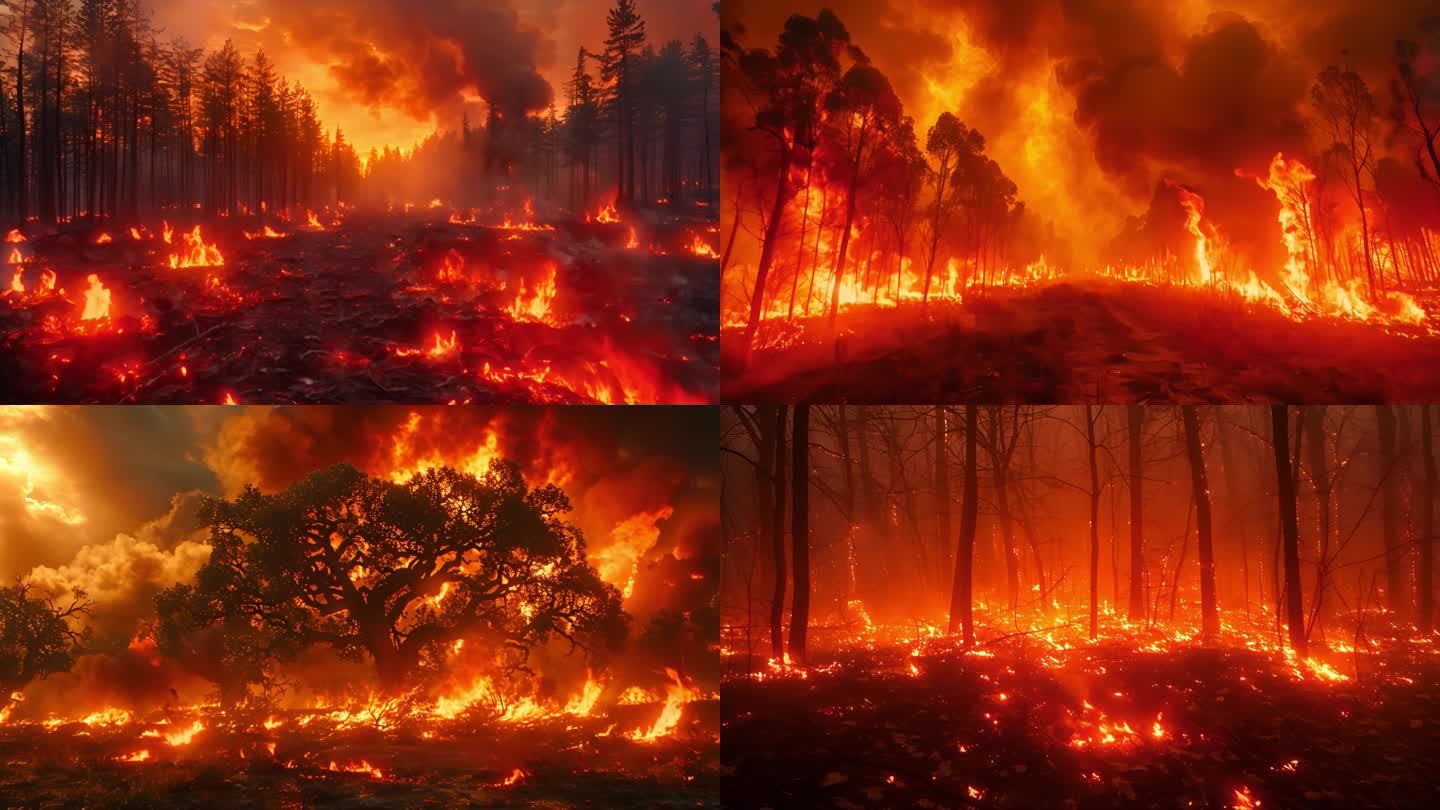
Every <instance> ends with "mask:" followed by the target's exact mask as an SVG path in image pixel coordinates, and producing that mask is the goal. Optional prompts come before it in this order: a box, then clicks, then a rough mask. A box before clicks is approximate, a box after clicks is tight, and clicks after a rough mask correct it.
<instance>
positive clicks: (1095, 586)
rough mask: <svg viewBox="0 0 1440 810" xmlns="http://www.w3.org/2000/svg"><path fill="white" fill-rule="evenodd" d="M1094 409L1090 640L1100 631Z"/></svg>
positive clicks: (1091, 418) (1089, 412)
mask: <svg viewBox="0 0 1440 810" xmlns="http://www.w3.org/2000/svg"><path fill="white" fill-rule="evenodd" d="M1095 418H1096V416H1095V409H1094V407H1093V406H1091V405H1086V406H1085V439H1086V441H1087V442H1088V449H1089V459H1090V639H1091V640H1092V641H1093V640H1094V639H1095V637H1096V635H1097V634H1098V633H1099V630H1100V467H1099V465H1098V463H1097V462H1096V459H1095V451H1096V449H1097V448H1096V444H1095Z"/></svg>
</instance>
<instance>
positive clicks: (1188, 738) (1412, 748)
mask: <svg viewBox="0 0 1440 810" xmlns="http://www.w3.org/2000/svg"><path fill="white" fill-rule="evenodd" d="M906 653H907V651H906V650H896V651H889V652H888V653H887V652H883V651H882V652H878V653H877V652H872V651H868V650H863V649H862V650H860V651H858V652H847V653H844V654H841V655H838V656H835V657H834V659H833V661H832V664H833V670H832V671H828V672H816V671H813V670H812V671H811V672H810V673H809V676H808V678H805V679H800V678H796V677H788V678H775V679H768V680H765V681H763V682H755V681H753V680H749V679H746V678H744V677H739V678H736V679H734V680H731V681H728V682H727V683H726V686H725V689H724V696H725V699H724V705H723V715H722V734H723V739H724V742H723V745H722V751H721V758H722V761H723V769H724V774H725V778H724V785H723V792H724V797H723V798H724V802H725V806H726V807H730V808H761V807H770V808H794V807H837V808H853V807H932V808H940V807H943V808H956V807H1003V808H1040V807H1047V808H1048V807H1054V808H1064V807H1071V808H1122V807H1123V808H1129V807H1138V808H1173V807H1193V808H1232V807H1245V806H1246V805H1245V804H1244V803H1243V802H1242V801H1241V799H1240V797H1239V796H1238V795H1237V793H1236V791H1244V790H1248V794H1247V798H1249V799H1250V800H1251V801H1253V802H1254V804H1253V806H1254V807H1263V808H1264V810H1269V809H1270V808H1295V807H1307V808H1333V809H1334V810H1341V808H1344V809H1345V810H1353V809H1354V808H1426V807H1436V806H1440V779H1437V777H1436V773H1435V763H1436V762H1440V678H1437V670H1436V669H1435V664H1434V663H1433V660H1434V659H1433V657H1432V658H1431V661H1432V663H1431V664H1430V665H1429V666H1430V668H1429V669H1428V671H1425V672H1415V671H1413V670H1412V671H1411V672H1410V676H1409V677H1411V678H1412V679H1413V681H1414V683H1406V682H1405V681H1404V680H1403V679H1399V678H1382V676H1381V675H1380V674H1378V673H1380V672H1384V671H1385V670H1380V669H1376V667H1377V666H1378V665H1377V664H1376V663H1374V662H1372V663H1370V664H1369V665H1368V666H1369V670H1370V671H1369V672H1368V673H1367V675H1368V676H1369V677H1367V678H1362V680H1361V682H1360V683H1359V684H1358V685H1357V683H1356V682H1355V681H1353V680H1352V681H1349V682H1344V683H1332V682H1317V681H1315V680H1313V679H1311V678H1308V677H1307V678H1306V679H1305V680H1301V679H1300V678H1299V676H1297V675H1296V674H1295V673H1293V672H1292V671H1290V670H1288V669H1285V668H1284V667H1283V666H1279V665H1277V664H1278V662H1276V661H1274V660H1272V659H1268V658H1266V657H1264V656H1262V655H1259V654H1256V653H1251V652H1248V651H1243V650H1202V649H1186V650H1174V651H1169V652H1158V653H1143V652H1139V651H1136V650H1134V649H1127V648H1126V647H1125V646H1123V645H1115V644H1111V645H1102V646H1099V647H1095V648H1090V649H1087V650H1085V651H1083V652H1081V651H1075V652H1072V655H1078V656H1079V658H1078V659H1077V658H1073V657H1072V658H1071V660H1070V661H1069V663H1068V664H1067V665H1066V666H1064V667H1062V668H1047V667H1045V666H1041V665H1039V664H1038V661H1039V659H1038V658H1036V657H1033V656H1032V657H1031V658H1030V659H1028V660H1027V659H1025V658H1023V657H1019V656H1014V655H1007V653H1005V652H1000V653H998V654H997V655H996V657H992V658H985V657H977V656H974V655H966V654H964V653H959V652H950V653H946V654H940V655H933V656H921V657H918V658H915V659H909V660H913V661H914V662H915V663H916V665H917V668H918V670H919V674H918V675H914V676H912V675H911V674H910V671H909V669H908V665H907V664H906V663H905V661H906ZM1390 664H1391V665H1392V666H1398V665H1399V664H1398V663H1397V662H1390ZM1395 674H1398V673H1395ZM1382 681H1384V682H1382ZM1001 694H1004V695H1005V698H1004V699H1002V698H1001V697H1000V695H1001ZM1086 701H1088V702H1089V703H1090V704H1091V708H1089V709H1087V708H1086V707H1085V702H1086ZM1100 712H1103V713H1104V715H1105V717H1107V718H1109V719H1110V720H1111V721H1122V720H1123V721H1127V722H1128V723H1129V724H1130V726H1131V727H1132V728H1133V729H1134V731H1135V732H1136V734H1135V735H1133V736H1126V735H1122V737H1123V739H1121V740H1119V741H1118V742H1117V743H1114V744H1109V745H1095V744H1090V745H1086V746H1084V747H1076V746H1075V745H1074V744H1073V743H1074V742H1075V740H1076V739H1077V737H1078V738H1082V739H1083V738H1084V737H1086V736H1087V735H1088V734H1092V733H1093V731H1087V726H1086V725H1085V722H1084V721H1085V718H1087V717H1089V718H1092V719H1093V718H1094V717H1096V716H1098V713H1100ZM1157 716H1160V717H1161V718H1162V720H1161V722H1162V725H1163V732H1164V733H1163V736H1160V737H1158V738H1157V737H1155V736H1153V735H1152V733H1151V730H1152V725H1151V724H1152V722H1153V721H1154V720H1155V718H1156V717H1157Z"/></svg>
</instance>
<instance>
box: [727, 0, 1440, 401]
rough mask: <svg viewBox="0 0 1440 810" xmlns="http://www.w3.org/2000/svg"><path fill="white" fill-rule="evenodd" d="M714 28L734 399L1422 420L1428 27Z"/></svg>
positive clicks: (1234, 21)
mask: <svg viewBox="0 0 1440 810" xmlns="http://www.w3.org/2000/svg"><path fill="white" fill-rule="evenodd" d="M722 36H723V60H722V68H721V69H722V75H723V82H722V84H723V98H722V120H723V127H724V138H723V141H724V143H723V151H722V160H723V164H724V170H725V194H724V198H725V199H724V205H723V206H722V207H723V213H722V220H723V221H722V234H723V242H724V252H723V255H722V276H723V279H722V297H721V302H722V307H721V308H722V324H723V325H722V329H723V333H724V337H723V341H722V343H723V344H724V352H723V355H724V369H725V378H724V390H725V397H726V399H727V401H732V402H771V403H773V402H788V403H794V402H833V401H840V400H844V401H851V402H867V403H873V404H889V403H911V402H950V403H953V402H977V403H981V404H986V403H993V402H1012V403H1016V402H1029V403H1046V404H1048V403H1055V402H1065V403H1068V402H1081V401H1087V402H1097V403H1105V402H1152V401H1209V402H1216V403H1228V402H1292V403H1294V402H1333V403H1362V402H1375V401H1421V400H1426V399H1434V398H1436V397H1437V396H1440V391H1437V385H1436V383H1435V380H1434V378H1433V376H1432V375H1426V374H1424V373H1423V372H1422V371H1421V369H1424V368H1428V367H1429V366H1431V365H1433V364H1434V362H1435V360H1436V357H1437V352H1440V342H1437V340H1436V328H1437V327H1436V320H1435V318H1434V312H1435V310H1436V308H1437V306H1440V303H1437V298H1436V283H1435V278H1436V276H1435V273H1436V261H1435V256H1436V247H1437V241H1436V234H1437V232H1440V218H1437V217H1440V151H1437V150H1440V147H1437V143H1440V141H1437V138H1440V40H1437V36H1440V12H1437V10H1436V8H1435V5H1434V3H1432V2H1426V1H1425V0H1399V1H1397V2H1387V3H1383V4H1376V3H1369V2H1361V1H1360V0H1323V1H1322V2H1308V1H1307V2H1299V1H1298V0H1238V1H1235V2H1231V1H1228V0H1194V1H1193V2H1182V3H1154V2H1141V1H1140V0H1119V1H1118V2H1091V1H1089V0H1082V1H1081V2H1061V1H1060V0H1027V1H1026V2H990V1H989V0H962V1H961V2H935V1H934V0H877V1H876V2H861V1H860V0H853V1H852V0H835V2H819V1H818V0H812V1H806V2H796V1H794V0H792V2H781V3H771V2H760V1H759V0H734V2H727V3H726V4H725V7H724V9H723V19H722ZM878 380H884V382H877V381H878Z"/></svg>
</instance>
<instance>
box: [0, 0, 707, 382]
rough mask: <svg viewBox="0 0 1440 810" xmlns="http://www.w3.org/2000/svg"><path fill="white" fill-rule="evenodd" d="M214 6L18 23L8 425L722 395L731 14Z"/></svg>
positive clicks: (44, 6)
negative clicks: (13, 413) (722, 166)
mask: <svg viewBox="0 0 1440 810" xmlns="http://www.w3.org/2000/svg"><path fill="white" fill-rule="evenodd" d="M183 5H184V4H170V3H165V2H154V3H152V2H148V0H146V1H144V2H121V3H115V2H108V1H107V2H89V0H86V2H75V0H13V1H10V2H4V3H0V65H4V66H5V67H4V68H3V70H0V237H3V244H0V271H3V274H4V276H3V285H4V286H3V293H0V298H3V300H0V338H3V341H4V352H3V354H4V357H5V359H4V361H3V362H0V388H3V389H4V390H5V391H6V392H8V393H7V397H8V398H7V400H6V401H9V402H46V403H85V404H124V403H178V404H228V403H236V402H239V403H245V402H253V403H273V404H283V403H347V402H400V403H415V402H434V403H472V402H473V403H504V402H514V403H531V404H546V403H574V404H581V403H606V404H627V403H632V404H633V403H643V404H686V403H700V402H709V401H712V400H714V399H715V398H716V396H717V395H718V369H719V363H720V357H719V354H720V349H719V338H720V336H719V322H718V316H717V311H718V299H719V287H718V284H719V280H718V270H717V263H718V243H719V226H718V215H717V213H716V212H717V209H718V202H719V190H718V188H719V184H718V169H717V166H716V163H717V161H718V143H719V141H718V130H719V112H718V96H719V72H718V60H717V59H716V58H715V56H714V55H713V52H712V49H711V48H712V46H711V44H710V42H711V41H712V40H713V38H714V33H713V26H714V12H713V10H712V8H711V5H710V4H709V3H708V2H699V0H689V2H687V3H677V4H670V5H673V6H674V8H671V7H669V6H666V5H657V4H652V3H647V2H645V0H640V1H639V2H637V1H636V0H616V2H615V3H614V5H613V7H612V8H610V9H609V10H608V11H607V12H606V13H605V14H604V15H602V16H601V17H600V18H598V19H592V18H593V17H594V15H589V14H587V15H582V14H581V13H580V11H578V10H577V11H575V12H574V14H575V17H576V19H575V20H571V21H565V22H563V24H559V25H556V24H554V23H552V22H549V21H548V18H550V17H552V16H553V9H549V10H547V4H543V3H534V2H531V0H513V2H512V0H495V2H489V1H488V0H486V2H474V1H473V0H425V2H418V3H411V2H397V1H396V0H365V2H338V0H323V2H314V3H304V4H298V5H297V4H285V3H280V2H276V1H275V0H260V1H259V2H254V3H234V4H229V5H233V8H229V7H228V6H227V4H216V5H217V6H222V7H224V8H217V9H216V10H215V12H216V15H215V17H214V18H213V19H212V18H210V17H205V16H204V15H198V14H196V15H189V16H187V15H186V13H184V11H183V8H180V9H177V8H174V7H172V6H182V7H183ZM651 6H654V7H653V8H651ZM686 6H688V7H689V9H688V10H689V11H690V12H693V13H690V14H688V15H687V14H685V13H683V12H684V9H683V8H682V7H686ZM207 25H208V27H206V26H207ZM647 25H648V27H647ZM546 26H550V27H548V28H547V27H546ZM177 29H178V30H179V31H180V32H182V33H178V34H177V33H172V31H175V30H177ZM188 36H195V37H197V38H198V39H199V40H200V41H201V42H204V43H206V47H203V48H196V47H193V46H192V45H191V44H190V42H191V40H189V39H187V37H188ZM572 40H573V42H572ZM563 53H569V54H575V53H578V54H579V56H578V59H576V60H575V61H573V62H572V61H569V57H563V58H562V56H561V54H563ZM302 81H303V82H304V85H303V86H302ZM402 138H404V139H406V140H400V139H402Z"/></svg>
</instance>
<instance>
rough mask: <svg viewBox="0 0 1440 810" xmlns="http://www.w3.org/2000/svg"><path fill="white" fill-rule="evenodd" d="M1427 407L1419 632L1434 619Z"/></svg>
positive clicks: (1425, 412) (1424, 415)
mask: <svg viewBox="0 0 1440 810" xmlns="http://www.w3.org/2000/svg"><path fill="white" fill-rule="evenodd" d="M1430 442H1431V437H1430V406H1429V405H1421V406H1420V452H1421V453H1423V454H1424V456H1425V457H1424V459H1423V461H1424V464H1425V493H1424V503H1423V504H1421V507H1420V575H1419V576H1418V577H1416V582H1415V587H1416V589H1417V590H1418V591H1420V606H1419V613H1420V621H1419V622H1418V623H1417V624H1418V626H1419V628H1420V632H1421V633H1429V632H1430V627H1431V623H1432V622H1433V621H1434V618H1435V586H1434V584H1433V576H1434V572H1435V456H1434V454H1433V453H1431V448H1430Z"/></svg>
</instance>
